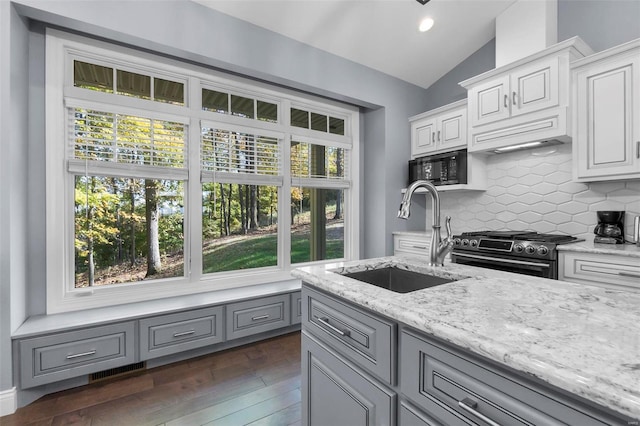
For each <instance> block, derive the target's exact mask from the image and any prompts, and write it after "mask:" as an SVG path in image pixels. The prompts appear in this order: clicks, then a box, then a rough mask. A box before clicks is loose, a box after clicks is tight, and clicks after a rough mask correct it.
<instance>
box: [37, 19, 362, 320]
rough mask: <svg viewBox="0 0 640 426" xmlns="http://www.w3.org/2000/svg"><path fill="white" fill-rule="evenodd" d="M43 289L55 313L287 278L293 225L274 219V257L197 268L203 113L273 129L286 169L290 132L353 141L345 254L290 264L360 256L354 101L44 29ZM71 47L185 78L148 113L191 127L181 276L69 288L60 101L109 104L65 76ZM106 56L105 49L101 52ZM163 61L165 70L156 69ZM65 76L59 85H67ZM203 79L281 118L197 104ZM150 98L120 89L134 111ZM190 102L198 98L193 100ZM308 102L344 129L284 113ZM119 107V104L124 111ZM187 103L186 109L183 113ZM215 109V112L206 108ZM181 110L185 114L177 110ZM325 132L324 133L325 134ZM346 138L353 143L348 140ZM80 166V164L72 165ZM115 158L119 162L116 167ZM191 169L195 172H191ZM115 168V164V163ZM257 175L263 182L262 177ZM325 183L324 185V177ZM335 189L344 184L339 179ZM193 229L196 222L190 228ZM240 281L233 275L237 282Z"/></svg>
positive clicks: (286, 212) (69, 232)
mask: <svg viewBox="0 0 640 426" xmlns="http://www.w3.org/2000/svg"><path fill="white" fill-rule="evenodd" d="M46 55H47V66H46V70H45V73H46V88H45V95H46V105H45V111H46V135H47V140H46V142H45V146H46V160H45V161H46V163H45V166H46V170H47V174H46V183H45V188H46V201H45V206H46V229H47V231H46V254H47V265H46V271H47V272H46V279H47V283H46V288H47V313H48V314H53V313H59V312H67V311H75V310H83V309H92V308H99V307H108V306H115V305H118V304H122V303H123V300H126V303H132V302H139V301H147V300H151V299H159V298H165V297H171V296H178V295H188V294H195V293H202V292H210V291H218V290H224V289H228V288H234V287H235V288H237V287H241V286H252V285H259V284H265V283H269V282H276V281H287V280H290V279H291V275H290V273H289V271H290V269H291V268H292V266H291V261H290V254H289V253H290V237H289V236H288V235H286V234H287V233H289V232H290V230H289V227H288V226H278V262H279V263H278V265H277V266H274V267H268V268H259V269H250V270H240V271H232V272H225V273H216V274H207V275H203V274H202V273H201V271H202V256H201V250H202V229H201V226H202V223H201V218H199V217H198V216H199V215H201V211H202V192H201V191H202V187H201V182H200V180H201V176H200V175H199V172H200V163H199V160H200V137H199V135H200V128H201V124H202V123H203V122H206V123H208V124H216V123H217V124H218V125H219V126H222V127H224V128H229V127H230V126H233V127H234V128H238V129H239V130H240V131H243V129H244V131H246V130H247V129H250V128H251V130H254V131H255V132H256V133H262V134H265V136H266V135H268V134H277V135H278V136H279V137H282V140H283V142H284V143H283V158H282V161H283V163H285V164H283V167H284V168H285V170H289V164H288V163H289V161H290V160H289V155H290V146H289V145H290V144H289V143H288V141H290V140H291V138H292V137H294V138H296V139H301V138H304V139H305V140H309V141H313V143H316V144H317V143H323V144H324V143H326V144H328V145H332V146H344V147H348V148H349V149H350V150H351V164H350V173H351V176H350V182H349V186H348V187H345V188H344V191H345V192H344V200H343V202H344V208H345V212H348V214H347V215H345V218H344V227H345V258H344V259H329V260H326V261H318V262H310V263H305V264H296V265H294V267H298V266H303V265H306V264H323V263H335V262H337V261H340V260H353V259H358V258H359V245H358V242H359V235H358V231H359V223H358V221H359V216H360V213H359V203H358V194H359V164H358V159H359V143H358V142H359V140H360V135H359V113H358V109H357V108H356V107H352V106H348V105H344V104H341V103H338V102H333V101H328V100H326V99H321V98H315V97H313V96H304V97H302V95H300V94H299V93H296V92H294V91H293V90H288V89H281V88H274V87H273V86H269V85H267V84H264V83H258V82H254V81H250V80H248V79H243V78H241V77H233V76H230V75H227V74H224V73H220V72H214V71H211V70H207V69H204V68H201V67H198V66H195V65H191V64H187V63H180V62H176V61H172V60H169V59H166V58H162V57H159V56H155V55H152V54H146V53H142V52H139V51H136V50H132V49H128V48H124V47H119V46H116V45H111V44H108V43H105V42H100V41H96V40H92V39H89V38H85V37H81V36H76V35H72V34H69V33H65V32H62V31H58V30H53V29H47V34H46ZM68 55H71V56H72V57H74V58H76V59H78V60H82V59H83V58H84V59H85V60H93V58H95V60H96V61H97V62H100V63H101V64H104V65H107V66H116V67H117V66H119V65H120V64H125V65H124V66H122V67H121V68H127V69H130V70H133V71H139V72H141V73H148V72H152V73H153V75H155V76H158V77H161V78H166V79H168V80H172V81H179V82H184V84H185V102H186V104H185V106H179V105H172V104H166V103H161V102H157V104H158V105H154V106H153V107H152V108H151V109H147V111H148V112H149V114H148V115H150V116H153V117H157V118H170V119H172V120H173V121H180V122H183V121H187V122H186V123H185V124H187V126H188V127H187V129H188V130H187V131H188V133H189V135H188V141H189V142H188V152H187V164H188V167H189V169H188V181H186V183H185V193H184V198H185V205H188V206H189V208H188V209H187V211H188V213H187V215H188V216H185V234H184V235H185V247H184V251H185V272H186V273H185V277H176V278H167V279H159V280H153V281H148V282H141V283H125V284H117V285H110V286H104V287H100V286H96V287H92V288H84V289H75V288H73V282H74V279H73V276H74V270H73V269H74V267H73V258H74V245H73V244H72V242H73V239H74V216H73V214H72V212H71V211H72V207H69V200H73V186H72V185H69V184H68V181H69V179H70V177H69V176H71V175H70V174H69V172H68V168H69V167H75V166H73V164H74V162H69V161H67V157H66V151H67V149H68V147H67V146H66V138H65V131H66V130H65V124H66V105H65V102H66V103H68V104H69V105H72V104H73V105H76V104H77V105H87V106H90V107H91V108H95V107H96V105H98V104H100V103H104V104H105V107H109V105H108V104H109V100H108V99H109V98H108V97H109V95H106V96H105V94H103V93H99V92H91V91H86V90H82V89H78V88H74V87H72V86H73V82H71V84H69V78H70V77H69V76H70V75H71V74H72V73H70V72H69V70H68V69H67V66H66V65H67V62H68V57H69V56H68ZM105 58H109V59H108V60H107V59H105ZM158 67H162V70H163V72H157V71H156V69H157V68H158ZM65 83H66V84H65ZM203 87H206V88H221V89H222V90H226V91H228V92H229V93H233V94H238V95H241V96H242V95H243V94H245V93H246V95H247V96H250V97H253V98H254V99H258V100H264V101H266V102H271V103H275V104H277V106H278V121H279V123H270V122H261V121H259V120H254V121H251V122H248V121H247V120H246V119H243V118H241V117H236V116H232V115H230V114H215V113H212V112H209V111H203V110H201V109H200V108H199V105H200V102H199V100H200V98H201V90H202V88H203ZM149 102H154V101H144V100H140V99H136V98H126V99H125V100H124V101H123V104H124V105H125V106H128V107H129V108H130V109H131V111H132V112H135V111H138V114H139V113H140V111H141V110H144V109H146V108H147V106H148V105H149ZM194 105H197V106H194ZM292 105H295V106H296V107H299V108H300V107H302V108H307V109H308V110H310V111H313V112H318V113H322V114H327V115H330V116H332V117H337V118H344V119H345V133H347V135H345V136H341V135H334V134H330V133H327V134H322V133H319V132H314V131H310V130H306V129H301V128H298V127H293V126H290V125H288V124H287V123H289V122H290V114H289V112H290V108H291V106H292ZM124 109H125V108H124V107H123V108H122V109H118V111H117V112H119V113H120V112H123V111H124ZM185 111H186V112H187V113H186V114H185ZM212 114H215V115H212ZM185 116H188V117H189V118H188V120H185V119H184V117H185ZM323 141H324V142H323ZM352 141H353V142H352ZM78 167H79V166H78ZM118 167H121V166H116V167H115V168H114V170H115V169H117V168H118ZM195 172H197V173H195ZM115 173H117V170H116V172H115ZM264 184H271V183H267V182H266V181H265V182H264ZM276 186H279V187H280V192H279V198H278V212H279V223H285V224H288V223H290V220H291V218H290V215H291V213H290V209H289V202H290V199H289V194H290V190H291V186H292V185H291V180H290V179H288V178H285V179H282V181H281V182H278V184H277V185H276ZM325 187H326V186H325ZM341 188H342V187H341ZM196 228H200V229H196ZM239 283H240V284H239Z"/></svg>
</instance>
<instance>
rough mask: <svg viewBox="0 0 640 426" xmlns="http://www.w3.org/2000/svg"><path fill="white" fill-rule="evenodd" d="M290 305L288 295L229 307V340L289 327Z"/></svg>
mask: <svg viewBox="0 0 640 426" xmlns="http://www.w3.org/2000/svg"><path fill="white" fill-rule="evenodd" d="M290 303H291V300H290V296H289V294H288V293H287V294H280V295H277V296H270V297H263V298H260V299H252V300H247V301H244V302H238V303H232V304H230V305H227V340H231V339H237V338H239V337H245V336H250V335H252V334H258V333H263V332H265V331H270V330H275V329H277V328H281V327H286V326H288V325H289V324H291V322H290V321H291V307H290Z"/></svg>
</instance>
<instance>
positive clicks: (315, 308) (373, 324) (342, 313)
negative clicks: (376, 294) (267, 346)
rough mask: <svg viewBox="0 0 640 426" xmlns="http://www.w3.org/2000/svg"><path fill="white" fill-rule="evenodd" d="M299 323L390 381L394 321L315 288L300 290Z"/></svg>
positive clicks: (393, 357)
mask: <svg viewBox="0 0 640 426" xmlns="http://www.w3.org/2000/svg"><path fill="white" fill-rule="evenodd" d="M302 298H303V306H302V312H303V314H302V317H303V319H302V322H303V327H304V328H305V329H306V330H308V331H310V332H311V333H313V334H314V335H316V336H318V337H319V338H320V339H321V340H322V341H323V342H325V343H327V344H328V345H330V346H331V347H333V348H334V349H336V350H337V351H338V352H339V353H341V354H342V355H344V356H345V357H347V358H348V359H350V360H352V361H353V362H355V363H356V364H358V365H359V366H361V367H362V368H364V369H366V370H367V371H369V372H371V373H373V374H375V375H377V376H378V377H379V378H381V379H382V380H384V381H385V382H386V383H389V384H394V382H395V369H394V368H393V367H392V366H393V365H394V364H395V336H396V334H395V324H394V323H392V322H387V321H385V320H383V319H382V318H378V317H375V316H373V315H372V314H369V313H366V312H365V311H363V310H360V309H357V308H355V307H352V306H349V305H346V304H344V303H342V302H340V301H337V300H335V299H333V298H330V297H329V296H327V295H324V294H321V293H319V292H317V291H315V290H311V289H309V288H307V287H304V288H303V290H302Z"/></svg>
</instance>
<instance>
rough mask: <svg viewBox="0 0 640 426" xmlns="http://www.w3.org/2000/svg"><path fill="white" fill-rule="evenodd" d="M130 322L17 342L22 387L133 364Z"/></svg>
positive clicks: (132, 337)
mask: <svg viewBox="0 0 640 426" xmlns="http://www.w3.org/2000/svg"><path fill="white" fill-rule="evenodd" d="M134 329H135V326H134V323H133V322H128V323H122V324H114V325H109V326H103V327H94V328H90V329H84V330H78V331H70V332H66V333H57V334H52V335H48V336H43V337H36V338H32V339H25V340H21V341H20V343H19V347H20V377H21V380H22V388H23V389H26V388H30V387H33V386H39V385H42V384H46V383H51V382H56V381H59V380H64V379H69V378H71V377H78V376H82V375H85V374H90V373H95V372H97V371H102V370H107V369H109V368H114V367H118V366H122V365H127V364H132V363H134V362H136V357H135V349H134V333H135V330H134Z"/></svg>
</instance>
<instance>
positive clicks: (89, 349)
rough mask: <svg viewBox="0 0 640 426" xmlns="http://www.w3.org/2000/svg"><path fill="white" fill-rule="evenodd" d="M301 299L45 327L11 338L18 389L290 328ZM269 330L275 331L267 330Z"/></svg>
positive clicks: (292, 296) (279, 297)
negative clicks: (71, 326)
mask: <svg viewBox="0 0 640 426" xmlns="http://www.w3.org/2000/svg"><path fill="white" fill-rule="evenodd" d="M300 300H301V294H300V291H295V292H292V293H282V294H276V295H274V296H261V297H256V298H255V299H249V300H243V301H241V302H232V303H229V304H226V305H217V306H209V307H201V308H194V309H185V310H183V311H179V312H175V313H170V314H158V315H154V316H148V317H143V318H139V319H132V320H128V321H122V322H117V323H113V324H109V325H101V326H93V327H86V328H82V329H74V330H67V331H64V332H62V331H61V332H55V331H52V330H49V331H47V332H42V334H40V335H37V336H31V337H24V338H16V339H15V340H14V343H13V347H14V351H15V359H16V360H18V361H17V362H18V363H19V380H20V389H29V388H35V387H36V386H41V385H46V384H48V383H54V382H60V381H63V380H67V379H71V378H74V377H80V376H86V375H88V374H91V373H97V372H101V371H105V370H110V369H112V368H116V367H122V366H126V365H130V364H134V363H137V362H139V361H145V360H150V359H154V358H160V357H164V356H170V355H174V354H177V353H181V352H186V351H190V350H193V349H198V348H202V347H205V346H211V345H215V344H218V343H222V342H225V341H228V340H232V339H237V338H240V337H245V336H250V335H257V334H260V333H263V332H267V331H269V332H271V331H273V330H278V329H283V330H287V331H293V330H295V327H289V326H291V325H292V324H296V323H299V322H300V321H299V320H297V321H296V320H295V318H301V315H302V314H301V302H300ZM292 301H293V303H292ZM61 315H62V316H64V314H61ZM58 318H60V317H58ZM63 318H64V317H63ZM292 319H293V321H292ZM51 321H53V319H52V320H51ZM61 322H62V323H64V322H65V321H64V320H63V321H61ZM283 332H285V331H283ZM274 334H277V331H276V332H275V333H274V332H272V333H271V335H274ZM258 338H259V337H258ZM255 339H257V338H254V340H255ZM225 347H228V345H227V346H225ZM212 350H215V348H214V349H212ZM45 391H46V390H45ZM40 392H42V389H41V390H40Z"/></svg>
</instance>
